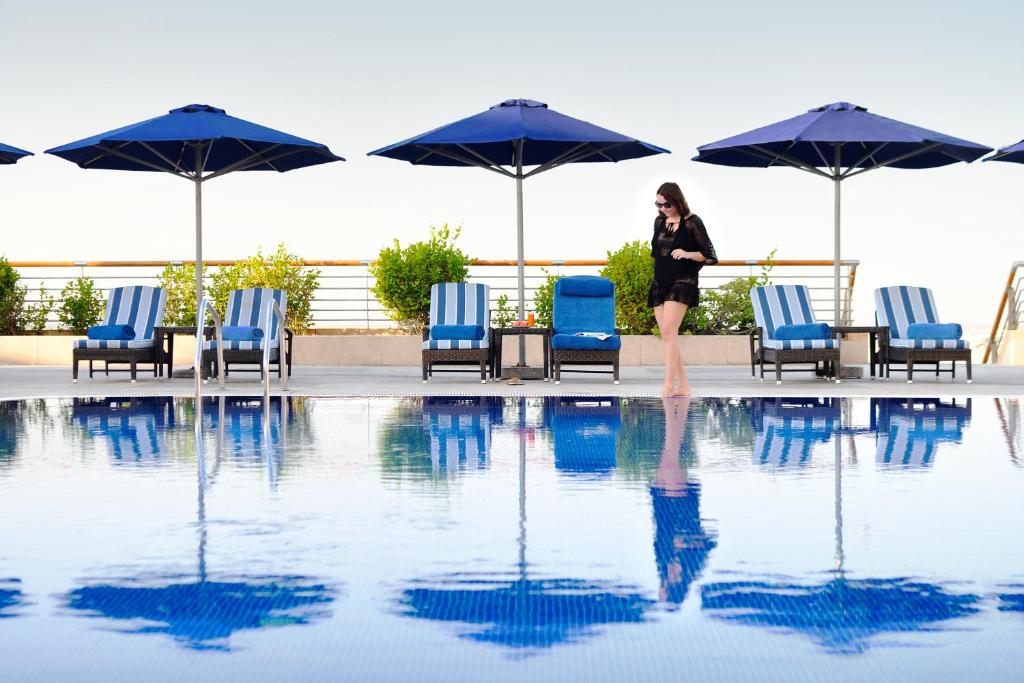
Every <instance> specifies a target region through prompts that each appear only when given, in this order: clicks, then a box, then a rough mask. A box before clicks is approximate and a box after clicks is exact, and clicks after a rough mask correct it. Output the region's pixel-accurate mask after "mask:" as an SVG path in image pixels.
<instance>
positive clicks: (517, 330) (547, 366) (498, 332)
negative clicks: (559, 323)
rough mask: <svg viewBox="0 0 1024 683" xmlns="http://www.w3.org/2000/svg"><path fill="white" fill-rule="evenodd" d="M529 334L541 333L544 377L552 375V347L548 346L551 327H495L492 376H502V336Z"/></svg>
mask: <svg viewBox="0 0 1024 683" xmlns="http://www.w3.org/2000/svg"><path fill="white" fill-rule="evenodd" d="M527 335H540V336H541V344H543V345H544V379H545V381H546V380H547V379H548V378H549V377H551V359H550V349H549V348H548V337H549V336H550V335H551V328H550V327H496V328H494V363H492V364H491V376H492V377H501V347H502V343H501V342H502V337H506V336H507V337H518V336H527Z"/></svg>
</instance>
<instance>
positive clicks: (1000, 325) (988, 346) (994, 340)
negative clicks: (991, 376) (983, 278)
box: [981, 261, 1024, 363]
mask: <svg viewBox="0 0 1024 683" xmlns="http://www.w3.org/2000/svg"><path fill="white" fill-rule="evenodd" d="M1022 267H1024V261H1014V262H1013V264H1011V265H1010V274H1009V275H1008V276H1007V278H1006V286H1005V287H1004V288H1003V295H1002V296H1001V297H1000V298H999V308H998V309H997V310H996V319H995V320H994V321H993V322H992V333H991V334H989V337H988V339H987V340H986V343H985V356H984V358H982V361H981V362H982V363H988V362H989V360H991V361H992V362H993V363H998V362H999V347H1000V346H1001V345H1002V343H1003V337H1004V336H1005V335H1006V333H1007V332H1008V331H1010V330H1016V329H1017V327H1018V326H1019V325H1020V320H1021V314H1022V313H1024V287H1022V286H1021V285H1022V280H1024V275H1020V274H1019V273H1020V271H1021V268H1022Z"/></svg>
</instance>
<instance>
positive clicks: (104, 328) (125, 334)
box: [85, 325, 135, 341]
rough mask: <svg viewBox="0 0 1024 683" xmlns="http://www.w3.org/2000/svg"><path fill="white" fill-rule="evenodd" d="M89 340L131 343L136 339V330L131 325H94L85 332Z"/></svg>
mask: <svg viewBox="0 0 1024 683" xmlns="http://www.w3.org/2000/svg"><path fill="white" fill-rule="evenodd" d="M85 336H86V337H88V338H89V339H106V340H108V341H131V340H132V339H135V328H134V327H132V326H131V325H93V326H92V327H90V328H89V329H88V330H86V331H85Z"/></svg>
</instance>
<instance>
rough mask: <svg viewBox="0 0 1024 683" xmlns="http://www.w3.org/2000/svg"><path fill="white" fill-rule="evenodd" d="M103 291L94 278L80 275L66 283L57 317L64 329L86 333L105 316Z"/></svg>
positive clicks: (58, 306) (61, 294)
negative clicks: (98, 287) (97, 286)
mask: <svg viewBox="0 0 1024 683" xmlns="http://www.w3.org/2000/svg"><path fill="white" fill-rule="evenodd" d="M104 303H105V302H104V300H103V292H101V291H100V290H99V289H97V288H96V283H95V282H93V280H92V278H90V277H85V276H84V275H83V276H82V277H79V278H78V279H75V280H71V281H70V282H68V283H67V284H66V285H64V289H63V291H61V293H60V301H59V303H58V305H57V318H58V319H59V320H60V326H61V327H62V328H63V329H66V330H71V331H72V332H75V333H77V334H84V333H85V331H86V329H88V328H89V327H91V326H93V325H95V324H97V323H98V322H99V321H100V320H101V319H102V318H103V307H104Z"/></svg>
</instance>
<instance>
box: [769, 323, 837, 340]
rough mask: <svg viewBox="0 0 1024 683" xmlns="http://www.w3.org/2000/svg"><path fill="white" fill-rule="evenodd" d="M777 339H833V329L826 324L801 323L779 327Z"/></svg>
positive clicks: (775, 336) (775, 335)
mask: <svg viewBox="0 0 1024 683" xmlns="http://www.w3.org/2000/svg"><path fill="white" fill-rule="evenodd" d="M773 336H774V338H775V339H789V340H793V339H831V338H832V328H831V327H829V326H828V325H826V324H825V323H801V324H793V325H779V326H778V327H776V328H775V334H774V335H773Z"/></svg>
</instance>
